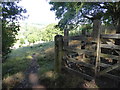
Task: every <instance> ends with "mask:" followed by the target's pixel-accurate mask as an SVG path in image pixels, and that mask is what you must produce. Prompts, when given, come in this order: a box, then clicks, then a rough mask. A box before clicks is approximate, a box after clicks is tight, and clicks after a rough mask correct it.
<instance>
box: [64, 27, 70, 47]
mask: <svg viewBox="0 0 120 90" xmlns="http://www.w3.org/2000/svg"><path fill="white" fill-rule="evenodd" d="M68 36H69V27H68V25H66V28H65V29H64V38H63V41H64V48H66V47H67V46H68V44H69V39H68Z"/></svg>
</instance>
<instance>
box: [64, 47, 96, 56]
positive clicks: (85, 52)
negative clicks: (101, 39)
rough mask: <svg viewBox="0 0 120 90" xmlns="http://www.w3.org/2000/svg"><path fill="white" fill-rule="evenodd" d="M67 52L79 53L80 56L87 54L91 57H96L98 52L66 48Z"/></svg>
mask: <svg viewBox="0 0 120 90" xmlns="http://www.w3.org/2000/svg"><path fill="white" fill-rule="evenodd" d="M64 51H65V52H77V53H78V54H82V53H84V54H86V55H90V56H96V52H95V51H94V50H93V51H88V50H84V49H83V50H81V49H74V48H69V47H67V48H65V49H64Z"/></svg>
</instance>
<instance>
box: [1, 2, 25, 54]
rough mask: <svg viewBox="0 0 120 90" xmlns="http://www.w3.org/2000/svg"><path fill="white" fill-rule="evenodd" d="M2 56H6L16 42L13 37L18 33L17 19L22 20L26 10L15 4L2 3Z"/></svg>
mask: <svg viewBox="0 0 120 90" xmlns="http://www.w3.org/2000/svg"><path fill="white" fill-rule="evenodd" d="M0 5H1V8H2V16H1V19H2V54H3V56H6V55H7V54H8V53H9V52H10V51H11V49H10V47H11V46H13V44H14V42H15V41H16V37H15V35H17V32H18V31H19V27H20V26H19V21H18V20H19V19H23V18H24V17H23V16H22V13H25V12H26V10H25V9H22V8H21V7H19V6H18V5H17V2H2V3H1V4H0Z"/></svg>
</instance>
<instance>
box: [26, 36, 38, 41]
mask: <svg viewBox="0 0 120 90" xmlns="http://www.w3.org/2000/svg"><path fill="white" fill-rule="evenodd" d="M27 39H28V42H29V43H35V42H36V41H38V36H37V35H36V34H30V35H29V36H28V37H27Z"/></svg>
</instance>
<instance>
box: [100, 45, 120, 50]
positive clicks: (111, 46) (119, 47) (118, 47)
mask: <svg viewBox="0 0 120 90" xmlns="http://www.w3.org/2000/svg"><path fill="white" fill-rule="evenodd" d="M100 47H102V48H110V49H118V50H120V46H119V45H109V44H100Z"/></svg>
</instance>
